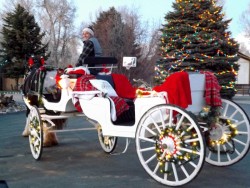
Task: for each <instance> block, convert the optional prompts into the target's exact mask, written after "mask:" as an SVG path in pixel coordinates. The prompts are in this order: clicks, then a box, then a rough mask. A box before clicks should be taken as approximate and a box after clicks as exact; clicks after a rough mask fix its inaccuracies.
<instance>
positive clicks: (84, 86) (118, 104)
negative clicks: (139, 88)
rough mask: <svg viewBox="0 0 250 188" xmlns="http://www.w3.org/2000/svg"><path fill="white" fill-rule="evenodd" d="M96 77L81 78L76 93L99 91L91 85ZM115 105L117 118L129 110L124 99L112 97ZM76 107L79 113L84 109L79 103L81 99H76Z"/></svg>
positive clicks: (76, 86)
mask: <svg viewBox="0 0 250 188" xmlns="http://www.w3.org/2000/svg"><path fill="white" fill-rule="evenodd" d="M95 78H96V77H95V76H93V75H83V76H81V77H79V78H78V79H77V81H76V85H75V87H74V91H96V90H97V89H96V88H95V87H94V86H93V85H92V84H91V83H90V81H89V80H91V79H95ZM110 98H111V99H112V100H113V101H114V104H115V109H116V116H117V117H118V116H119V115H120V114H121V113H122V112H124V111H126V110H128V109H129V106H128V104H127V103H126V102H125V100H124V99H123V98H120V97H110ZM73 101H74V105H75V107H76V109H77V110H78V111H79V112H82V108H81V106H80V103H79V99H78V98H75V99H74V100H73Z"/></svg>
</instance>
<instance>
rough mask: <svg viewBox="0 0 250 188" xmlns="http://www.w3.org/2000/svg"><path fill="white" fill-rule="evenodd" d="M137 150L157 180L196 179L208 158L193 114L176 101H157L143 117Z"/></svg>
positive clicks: (174, 183) (175, 183) (183, 181)
mask: <svg viewBox="0 0 250 188" xmlns="http://www.w3.org/2000/svg"><path fill="white" fill-rule="evenodd" d="M135 141H136V151H137V155H138V157H139V160H140V162H141V164H142V166H143V168H144V169H145V170H146V171H147V173H148V174H149V175H150V176H151V177H152V178H154V179H155V180H156V181H158V182H160V183H162V184H165V185H168V186H181V185H184V184H186V183H188V182H190V181H191V180H193V179H194V178H195V177H196V176H197V175H198V174H199V172H200V170H201V168H202V166H203V164H204V159H205V146H204V139H203V135H202V133H201V131H200V129H199V127H198V126H197V123H196V121H195V120H194V119H193V118H192V117H191V116H190V114H189V113H188V112H187V111H186V110H183V109H181V108H179V107H176V106H173V105H166V104H164V105H158V106H155V107H153V108H151V109H149V110H148V111H147V112H146V113H145V114H144V115H143V116H142V118H141V120H140V122H139V124H138V127H137V131H136V137H135Z"/></svg>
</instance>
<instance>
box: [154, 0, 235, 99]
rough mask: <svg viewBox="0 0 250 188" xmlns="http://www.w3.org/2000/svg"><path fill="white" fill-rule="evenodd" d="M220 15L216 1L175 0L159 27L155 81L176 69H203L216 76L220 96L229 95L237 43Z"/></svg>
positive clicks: (162, 79)
mask: <svg viewBox="0 0 250 188" xmlns="http://www.w3.org/2000/svg"><path fill="white" fill-rule="evenodd" d="M223 17H224V14H223V13H222V7H221V6H218V5H216V0H176V2H174V3H173V11H172V12H169V13H167V14H166V16H165V20H166V24H164V25H163V28H162V29H161V31H162V37H161V41H160V57H161V58H160V59H159V61H158V62H157V63H156V76H155V81H156V83H157V84H160V83H161V82H163V81H164V80H165V78H166V77H167V76H168V75H169V74H171V73H173V72H176V71H201V70H207V71H211V72H213V73H214V74H215V75H216V77H217V79H218V81H219V84H220V85H221V87H222V89H221V96H222V97H225V98H232V97H233V96H234V95H235V88H234V86H235V80H236V75H237V71H238V68H239V65H238V64H237V63H236V62H237V60H238V59H239V57H238V56H237V52H238V50H239V44H238V43H237V42H236V41H235V40H234V39H233V38H231V36H230V35H231V32H230V31H227V29H228V24H229V23H230V22H231V20H230V19H229V20H224V18H223Z"/></svg>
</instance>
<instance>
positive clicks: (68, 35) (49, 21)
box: [38, 0, 76, 67]
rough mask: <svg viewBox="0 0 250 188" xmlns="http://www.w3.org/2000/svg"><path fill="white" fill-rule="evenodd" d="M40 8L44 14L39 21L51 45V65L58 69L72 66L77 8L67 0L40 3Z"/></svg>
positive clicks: (45, 0) (50, 0)
mask: <svg viewBox="0 0 250 188" xmlns="http://www.w3.org/2000/svg"><path fill="white" fill-rule="evenodd" d="M38 6H39V7H40V8H41V10H40V11H41V13H42V14H40V17H39V20H40V23H41V25H42V26H43V29H44V31H45V32H46V34H47V40H48V41H49V43H50V47H49V50H50V51H51V57H50V61H51V64H53V65H54V66H56V67H63V66H66V65H67V64H72V63H73V59H72V57H73V56H74V51H75V50H76V49H75V48H76V47H74V44H75V33H74V25H73V23H74V22H73V21H74V18H75V12H76V8H75V7H74V6H73V5H72V4H70V3H69V2H68V1H67V0H61V1H57V0H43V1H38ZM72 44H73V45H72ZM72 49H73V50H72Z"/></svg>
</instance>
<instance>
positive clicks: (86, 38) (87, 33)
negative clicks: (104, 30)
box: [82, 32, 91, 40]
mask: <svg viewBox="0 0 250 188" xmlns="http://www.w3.org/2000/svg"><path fill="white" fill-rule="evenodd" d="M90 37H91V34H90V33H89V32H83V33H82V38H83V40H89V39H90Z"/></svg>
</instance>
